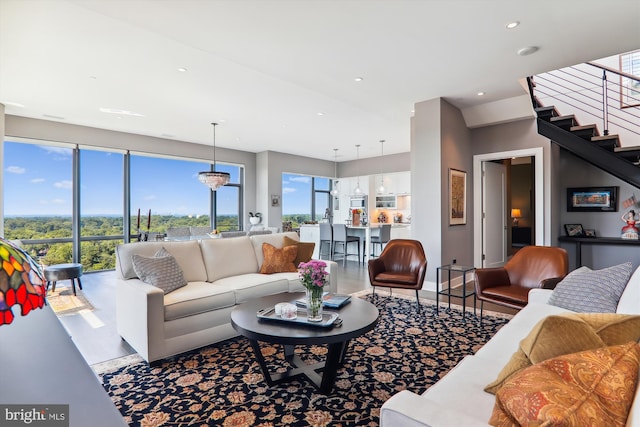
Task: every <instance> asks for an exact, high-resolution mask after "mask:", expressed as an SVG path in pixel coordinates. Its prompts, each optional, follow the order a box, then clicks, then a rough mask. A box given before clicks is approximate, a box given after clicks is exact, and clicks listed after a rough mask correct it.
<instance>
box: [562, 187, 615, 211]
mask: <svg viewBox="0 0 640 427" xmlns="http://www.w3.org/2000/svg"><path fill="white" fill-rule="evenodd" d="M567 211H568V212H618V187H576V188H567Z"/></svg>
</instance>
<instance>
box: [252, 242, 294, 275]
mask: <svg viewBox="0 0 640 427" xmlns="http://www.w3.org/2000/svg"><path fill="white" fill-rule="evenodd" d="M262 255H264V261H263V262H262V267H260V273H262V274H273V273H284V272H293V271H298V268H297V267H296V266H295V265H294V264H293V261H294V260H295V259H296V256H297V255H298V247H297V246H287V247H286V248H282V249H278V248H276V247H275V246H273V245H270V244H269V243H263V244H262Z"/></svg>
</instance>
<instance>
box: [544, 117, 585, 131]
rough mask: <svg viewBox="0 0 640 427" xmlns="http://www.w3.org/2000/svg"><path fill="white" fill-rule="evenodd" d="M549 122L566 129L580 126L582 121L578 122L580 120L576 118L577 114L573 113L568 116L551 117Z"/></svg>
mask: <svg viewBox="0 0 640 427" xmlns="http://www.w3.org/2000/svg"><path fill="white" fill-rule="evenodd" d="M549 122H551V123H553V124H554V125H556V126H558V127H559V128H562V129H564V130H566V131H568V130H569V129H571V128H572V127H574V126H580V123H578V121H577V120H576V116H574V115H573V114H571V115H568V116H557V117H551V119H549Z"/></svg>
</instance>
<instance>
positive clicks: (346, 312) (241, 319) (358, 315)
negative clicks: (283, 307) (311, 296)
mask: <svg viewBox="0 0 640 427" xmlns="http://www.w3.org/2000/svg"><path fill="white" fill-rule="evenodd" d="M302 297H304V293H283V294H277V295H269V296H266V297H262V298H257V299H254V300H251V301H247V302H245V303H242V304H240V305H238V306H237V307H236V308H235V309H233V311H232V312H231V325H232V326H233V328H234V329H235V330H236V331H238V332H239V333H240V334H241V335H243V336H245V337H246V338H248V339H249V342H250V344H251V348H253V353H254V355H255V357H256V359H257V360H258V363H259V364H260V368H261V369H262V373H263V375H264V378H265V379H266V381H267V384H269V385H274V384H278V383H281V382H285V381H288V380H290V379H291V378H293V377H296V376H299V375H304V376H306V377H307V378H309V379H310V380H311V381H312V382H313V384H315V385H316V387H318V389H319V390H320V392H321V393H323V394H329V393H330V392H331V389H332V388H333V385H334V383H335V380H336V376H337V373H338V368H339V367H340V365H341V364H342V362H343V360H344V357H345V354H346V352H347V349H348V346H349V341H350V340H351V339H353V338H357V337H359V336H361V335H364V334H365V333H366V332H368V331H370V330H371V329H373V328H374V327H375V326H376V324H377V323H378V315H379V313H378V309H377V308H376V307H375V306H374V305H373V304H371V303H369V302H367V301H365V300H362V299H360V298H356V297H352V298H351V302H350V303H348V304H347V305H345V306H344V307H342V308H340V309H337V310H328V309H326V308H325V311H335V312H337V313H338V314H339V315H340V318H341V319H342V325H341V326H339V327H338V326H333V327H326V328H325V327H318V326H307V325H301V324H293V323H288V322H281V321H275V320H268V319H260V318H258V316H257V315H256V313H257V312H258V310H262V309H265V308H269V307H273V306H274V305H275V304H277V303H279V302H292V301H295V300H297V299H299V298H302ZM301 315H302V316H305V315H306V314H301ZM258 341H263V342H267V343H271V344H282V345H283V346H284V354H285V358H286V360H287V361H288V362H289V363H290V364H291V365H292V366H293V367H294V368H293V369H290V370H289V371H288V372H285V373H270V372H269V369H268V367H267V363H266V362H265V360H264V357H263V356H262V352H261V351H260V344H259V343H258ZM318 344H327V345H328V353H327V359H326V361H324V362H321V363H318V364H315V365H306V364H305V363H304V362H303V361H302V360H301V359H300V358H299V357H298V356H297V355H296V354H295V353H294V348H295V346H296V345H318ZM319 372H322V375H320V373H319Z"/></svg>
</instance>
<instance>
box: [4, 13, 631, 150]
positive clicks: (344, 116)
mask: <svg viewBox="0 0 640 427" xmlns="http://www.w3.org/2000/svg"><path fill="white" fill-rule="evenodd" d="M514 20H517V21H520V22H521V25H520V26H518V27H517V28H515V29H513V30H507V29H506V28H505V25H506V24H507V23H509V22H511V21H514ZM526 46H538V47H539V48H540V50H539V51H538V52H537V53H536V54H534V55H530V56H525V57H522V56H518V55H516V51H517V50H518V49H520V48H522V47H526ZM638 48H640V1H638V0H608V1H607V2H602V1H601V0H562V1H557V0H537V1H527V0H499V1H498V0H495V1H482V0H466V1H464V0H442V1H437V0H422V1H420V0H342V1H339V0H297V1H294V0H162V1H158V0H156V1H152V0H126V1H125V0H75V1H74V0H70V1H63V0H0V102H1V103H5V105H6V113H7V114H12V115H18V116H25V117H34V118H39V119H46V120H58V121H63V122H66V123H73V124H80V125H86V126H93V127H98V128H104V129H112V130H118V131H124V132H131V133H137V134H143V135H151V136H160V137H165V138H169V139H176V140H182V141H188V142H194V143H200V144H207V145H211V143H212V130H211V125H210V123H211V122H212V121H219V122H221V125H220V126H219V127H218V128H217V145H218V146H222V147H228V148H236V149H240V150H245V151H251V152H261V151H265V150H274V151H280V152H286V153H292V154H299V155H305V156H309V157H316V158H324V159H327V160H333V154H334V153H333V148H339V151H338V161H343V160H350V159H353V158H355V157H356V149H355V145H356V144H361V147H360V157H361V158H363V157H370V156H378V155H379V154H380V143H379V142H378V141H379V140H380V139H385V140H386V141H387V142H386V143H385V146H384V151H385V154H391V153H399V152H407V151H409V149H410V147H409V133H410V125H409V120H410V117H411V110H412V109H413V105H414V103H416V102H420V101H425V100H429V99H433V98H437V97H443V98H445V99H447V100H448V101H449V102H451V103H452V104H453V105H455V106H457V107H459V108H461V109H465V108H468V107H473V106H477V105H479V104H483V103H488V102H492V101H496V100H500V99H505V98H511V97H514V96H520V95H523V89H522V86H521V85H520V84H519V82H518V80H519V79H521V78H523V77H525V76H527V75H530V74H535V73H538V72H543V71H549V70H553V69H556V68H560V67H563V66H567V65H573V64H577V63H581V62H585V61H588V60H594V59H598V58H603V57H606V56H610V55H613V54H617V53H622V52H626V51H630V50H633V49H638ZM180 67H184V68H186V69H187V71H186V72H180V71H178V68H180ZM355 77H362V78H363V79H364V80H363V81H361V82H355V81H354V78H355ZM478 91H484V92H486V95H485V96H482V97H480V96H478V95H477V92H478ZM16 104H21V105H22V106H18V105H16ZM100 108H112V109H119V110H126V111H130V112H135V113H139V114H142V115H143V116H130V115H123V114H107V113H104V112H101V111H100ZM320 112H322V113H324V115H318V113H320ZM52 116H54V117H52ZM56 117H59V118H56ZM168 135H169V136H168ZM131 148H132V149H135V147H131Z"/></svg>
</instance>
